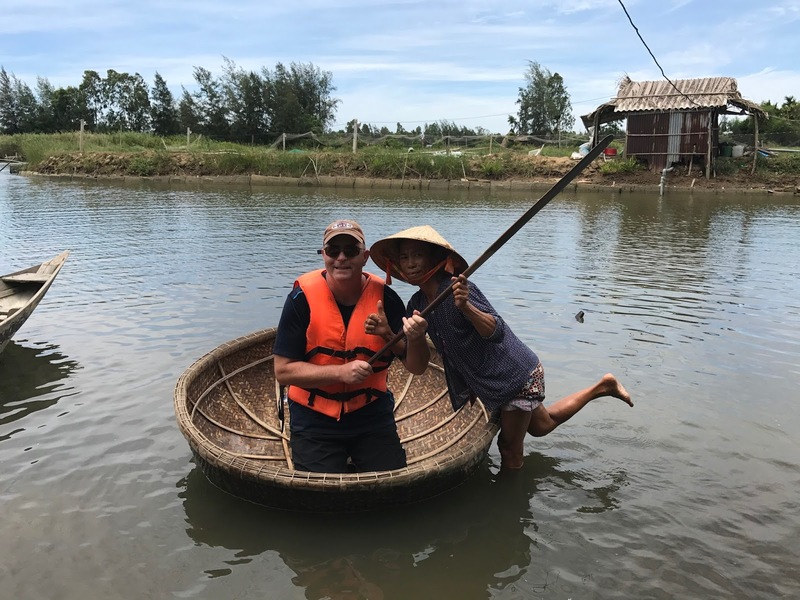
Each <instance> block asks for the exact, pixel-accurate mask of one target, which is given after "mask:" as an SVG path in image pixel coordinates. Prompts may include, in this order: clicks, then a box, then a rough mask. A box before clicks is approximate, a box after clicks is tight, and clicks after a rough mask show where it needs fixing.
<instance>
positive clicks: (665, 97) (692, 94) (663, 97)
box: [609, 77, 748, 112]
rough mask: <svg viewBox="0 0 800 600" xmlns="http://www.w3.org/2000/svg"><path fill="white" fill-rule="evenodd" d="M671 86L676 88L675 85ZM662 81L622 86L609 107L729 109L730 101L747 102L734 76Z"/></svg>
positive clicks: (619, 109) (620, 109) (626, 82)
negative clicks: (727, 107)
mask: <svg viewBox="0 0 800 600" xmlns="http://www.w3.org/2000/svg"><path fill="white" fill-rule="evenodd" d="M672 83H674V84H675V85H674V86H673V85H672ZM672 83H670V82H669V81H667V80H659V81H631V80H630V79H629V78H628V77H626V78H625V79H623V81H622V82H621V83H620V85H619V91H618V92H617V97H616V98H614V99H613V100H612V101H611V102H610V103H609V104H613V105H614V106H615V109H616V112H629V111H639V110H694V109H698V108H714V107H726V106H728V104H729V103H730V102H731V101H738V102H748V101H746V100H745V99H744V98H742V95H741V94H740V93H739V90H738V88H737V87H736V80H735V79H734V78H733V77H703V78H700V79H676V80H672Z"/></svg>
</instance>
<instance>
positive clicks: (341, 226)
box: [322, 219, 365, 246]
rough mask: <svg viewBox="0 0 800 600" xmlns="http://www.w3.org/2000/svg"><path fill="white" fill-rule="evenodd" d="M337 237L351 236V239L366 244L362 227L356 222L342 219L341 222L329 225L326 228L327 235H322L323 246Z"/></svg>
mask: <svg viewBox="0 0 800 600" xmlns="http://www.w3.org/2000/svg"><path fill="white" fill-rule="evenodd" d="M337 235H349V236H350V237H352V238H354V239H356V240H357V241H358V242H359V243H360V244H364V243H365V242H364V232H363V231H362V229H361V225H359V224H358V223H356V222H355V221H349V220H346V219H342V220H339V221H334V222H333V223H331V224H330V225H328V226H327V227H326V228H325V233H324V234H323V235H322V245H323V246H324V245H325V244H327V243H328V242H329V241H330V240H331V239H332V238H334V237H336V236H337Z"/></svg>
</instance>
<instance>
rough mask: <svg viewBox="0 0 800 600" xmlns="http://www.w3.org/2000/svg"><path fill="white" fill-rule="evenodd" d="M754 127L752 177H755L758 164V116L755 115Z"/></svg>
mask: <svg viewBox="0 0 800 600" xmlns="http://www.w3.org/2000/svg"><path fill="white" fill-rule="evenodd" d="M753 126H754V130H755V133H754V134H753V143H754V144H753V168H752V169H750V175H755V173H756V164H757V163H758V115H757V114H755V113H753Z"/></svg>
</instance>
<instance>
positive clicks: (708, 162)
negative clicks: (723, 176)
mask: <svg viewBox="0 0 800 600" xmlns="http://www.w3.org/2000/svg"><path fill="white" fill-rule="evenodd" d="M712 114H713V113H712V111H708V148H706V179H711V154H712V151H711V145H712V144H713V141H714V140H713V137H712V135H711V133H712V128H713V125H712V121H713V116H712Z"/></svg>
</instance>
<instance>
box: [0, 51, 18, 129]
mask: <svg viewBox="0 0 800 600" xmlns="http://www.w3.org/2000/svg"><path fill="white" fill-rule="evenodd" d="M12 78H14V75H13V74H12V75H9V74H8V73H7V72H6V70H5V67H0V133H5V134H13V133H19V131H18V128H19V119H18V118H17V98H16V95H15V94H14V83H13V81H12ZM14 79H16V78H14Z"/></svg>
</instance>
